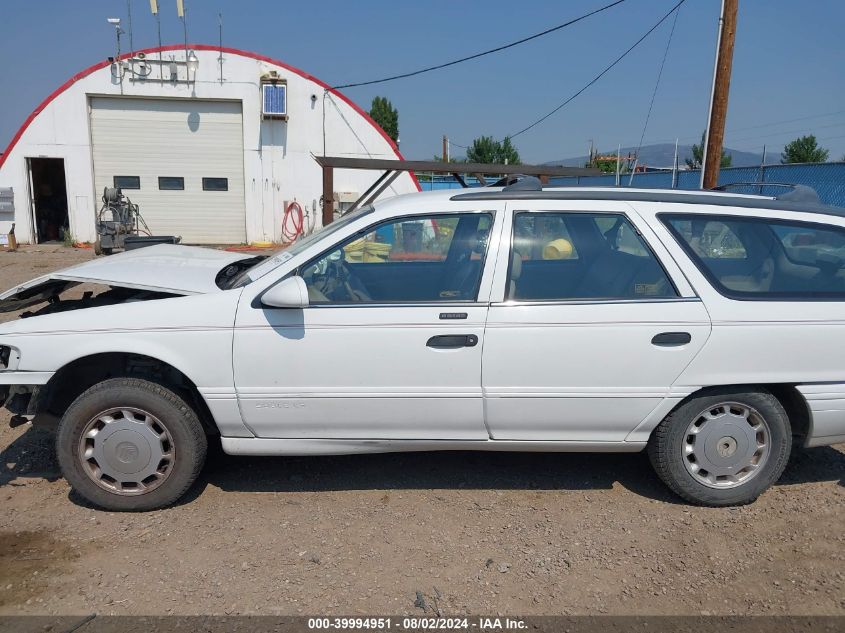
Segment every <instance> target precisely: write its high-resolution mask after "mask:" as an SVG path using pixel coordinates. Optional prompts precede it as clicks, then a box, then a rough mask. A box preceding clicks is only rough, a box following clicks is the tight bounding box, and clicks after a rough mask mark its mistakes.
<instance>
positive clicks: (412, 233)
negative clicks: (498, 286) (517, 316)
mask: <svg viewBox="0 0 845 633" xmlns="http://www.w3.org/2000/svg"><path fill="white" fill-rule="evenodd" d="M492 225H493V216H492V214H489V213H458V214H450V215H446V214H433V215H429V216H425V215H420V216H407V217H402V218H397V219H394V220H388V221H386V222H382V223H380V224H377V225H375V226H373V227H370V228H369V229H367V230H366V233H364V234H363V235H362V234H361V233H358V234H357V235H356V236H354V237H352V238H350V239H348V240H346V241H345V242H342V243H340V244H338V245H337V246H335V247H334V248H332V249H331V250H330V251H328V252H325V253H323V254H322V255H320V256H319V257H317V258H315V259H314V260H312V261H311V262H309V263H307V264H305V265H304V266H302V267H301V268H300V270H299V274H300V275H301V276H302V278H303V279H305V283H306V285H307V286H308V297H309V301H310V302H311V303H313V304H333V303H339V304H348V303H406V302H410V303H418V302H446V301H475V300H476V298H477V296H478V288H479V284H480V282H481V274H482V271H483V268H484V258H485V256H486V253H487V242H488V239H487V237H488V234H489V232H490V228H491V227H492Z"/></svg>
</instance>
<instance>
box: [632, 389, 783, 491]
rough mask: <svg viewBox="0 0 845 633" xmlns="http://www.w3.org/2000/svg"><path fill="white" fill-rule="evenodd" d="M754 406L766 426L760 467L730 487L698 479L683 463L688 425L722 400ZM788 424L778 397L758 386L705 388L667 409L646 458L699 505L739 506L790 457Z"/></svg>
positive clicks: (774, 476)
mask: <svg viewBox="0 0 845 633" xmlns="http://www.w3.org/2000/svg"><path fill="white" fill-rule="evenodd" d="M727 402H731V403H739V404H740V405H744V406H746V407H749V408H751V409H754V410H755V411H756V412H757V413H759V415H760V416H762V418H763V419H764V420H765V423H766V425H767V426H768V431H769V442H768V444H769V452H768V456H767V458H766V461H765V462H764V463H763V464H762V466H760V467H759V471H758V472H756V473H755V474H754V476H753V477H750V478H749V479H748V480H747V481H745V482H740V483H738V484H737V485H735V487H733V488H714V487H709V486H707V485H705V484H704V483H701V482H700V481H698V480H697V479H696V478H695V477H694V476H693V475H692V474H691V473H690V472H689V470H688V468H687V466H686V464H685V459H687V458H685V456H684V444H685V442H686V438H687V430H688V428H689V426H690V424H692V423H693V422H694V421H695V420H696V419H697V418H698V416H699V414H701V413H702V412H704V411H707V410H708V409H710V408H713V407H717V405H720V404H723V403H727ZM791 448H792V430H791V427H790V424H789V417H788V416H787V414H786V411H785V410H784V408H783V406H782V405H781V404H780V402H779V401H778V399H777V398H775V397H774V396H773V395H772V394H771V393H769V392H768V391H767V390H766V389H764V388H762V387H748V386H745V387H724V388H714V389H707V390H704V391H702V392H700V394H698V395H696V396H694V397H692V398H690V399H689V400H688V401H686V402H684V403H683V404H682V405H681V406H679V407H678V408H677V409H675V410H674V411H673V412H672V413H670V414H669V415H668V416H667V417H666V418H665V419H664V420H663V421H662V422H661V423H660V425H659V426H658V427H657V428H656V429H655V430H654V432H653V433H652V435H651V438H650V440H649V443H648V455H649V458H650V459H651V464H652V466H653V467H654V470H655V471H656V472H657V474H658V476H659V477H660V479H662V480H663V482H664V483H665V484H666V485H667V486H668V487H669V488H670V489H671V490H672V491H673V492H674V493H675V494H677V495H678V496H680V497H682V498H683V499H685V500H686V501H689V502H690V503H694V504H696V505H702V506H711V507H718V506H738V505H745V504H748V503H751V502H753V501H754V500H755V499H757V497H759V496H760V495H761V494H762V493H763V492H764V491H765V490H766V489H768V488H769V486H771V485H772V484H773V483H775V482H776V481H777V480H778V479H779V478H780V476H781V474H782V473H783V470H784V468H785V467H786V464H787V462H788V461H789V456H790V451H791Z"/></svg>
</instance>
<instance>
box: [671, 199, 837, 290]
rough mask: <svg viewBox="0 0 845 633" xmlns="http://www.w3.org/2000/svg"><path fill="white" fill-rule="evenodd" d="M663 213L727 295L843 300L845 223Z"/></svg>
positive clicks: (683, 243)
mask: <svg viewBox="0 0 845 633" xmlns="http://www.w3.org/2000/svg"><path fill="white" fill-rule="evenodd" d="M661 219H662V221H663V222H664V223H665V224H666V225H667V226H668V228H669V230H670V231H671V232H672V233H673V234H674V236H675V238H676V239H677V240H678V242H679V243H680V244H681V246H682V247H683V248H684V250H686V252H687V254H688V255H689V256H690V258H691V259H692V260H693V262H694V263H695V264H696V266H697V267H698V268H699V270H701V272H702V273H703V274H704V275H705V276H706V277H707V278H708V280H709V281H710V282H711V283H712V284H713V286H714V287H715V288H716V289H717V290H718V291H719V292H721V293H722V294H723V295H725V296H727V297H730V298H734V299H770V300H773V299H784V300H790V299H796V300H797V299H810V300H811V299H839V300H845V228H842V227H838V226H832V225H826V224H816V223H811V222H792V221H787V220H778V219H765V218H748V217H739V216H709V215H688V214H684V215H680V214H677V215H674V214H672V215H661Z"/></svg>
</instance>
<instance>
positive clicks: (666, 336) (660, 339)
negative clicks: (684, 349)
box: [651, 332, 692, 347]
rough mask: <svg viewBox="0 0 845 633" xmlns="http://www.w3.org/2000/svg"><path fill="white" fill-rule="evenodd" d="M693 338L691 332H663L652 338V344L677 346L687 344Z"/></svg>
mask: <svg viewBox="0 0 845 633" xmlns="http://www.w3.org/2000/svg"><path fill="white" fill-rule="evenodd" d="M691 340H692V336H690V333H689V332H662V333H660V334H657V335H655V337H654V338H653V339H651V344H652V345H657V346H658V347H677V346H679V345H686V344H687V343H689V342H690V341H691Z"/></svg>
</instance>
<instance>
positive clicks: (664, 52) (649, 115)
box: [634, 5, 681, 159]
mask: <svg viewBox="0 0 845 633" xmlns="http://www.w3.org/2000/svg"><path fill="white" fill-rule="evenodd" d="M680 12H681V5H678V6H677V8H676V9H675V19H674V20H672V28H671V30H670V31H669V39H668V40H666V50H665V51H663V60H662V61H661V62H660V70H659V71H658V72H657V81H656V82H655V84H654V92H652V93H651V103H649V104H648V114H646V116H645V123H643V132H642V134H640V142H639V143H638V144H637V151H636V152H635V153H634V158H635V159H636V158H638V157H639V155H640V149H642V146H643V139H644V138H645V131H646V129H647V128H648V121H649V119H650V118H651V110H652V108H654V99H655V97H657V89H658V88H659V87H660V78H661V77H662V76H663V67H664V66H665V65H666V58H667V57H668V56H669V47H670V46H671V45H672V36H673V35H674V34H675V25H676V24H677V23H678V15H679V14H680Z"/></svg>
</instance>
